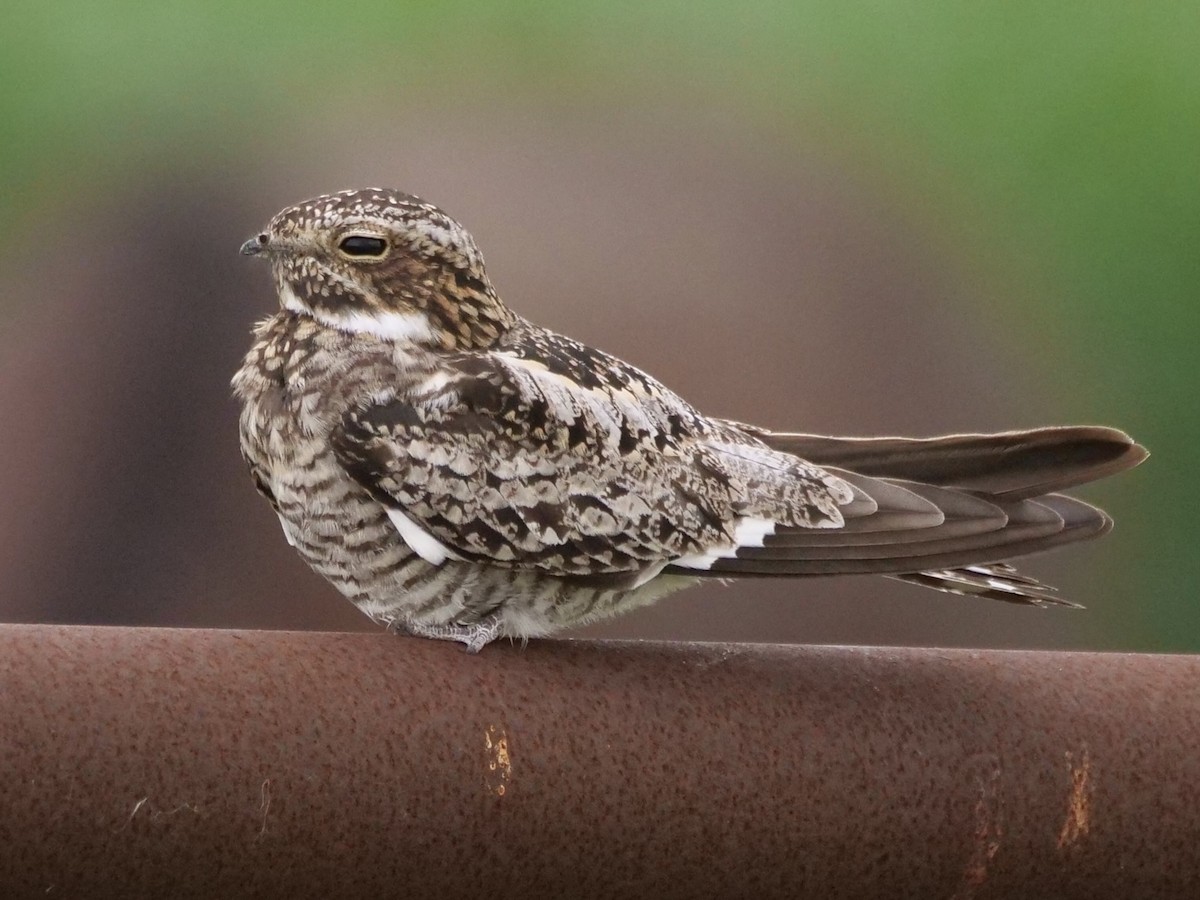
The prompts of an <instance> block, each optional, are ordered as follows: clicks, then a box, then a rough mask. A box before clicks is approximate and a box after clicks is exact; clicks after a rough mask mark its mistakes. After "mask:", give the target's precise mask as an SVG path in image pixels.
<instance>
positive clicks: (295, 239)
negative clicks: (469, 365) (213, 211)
mask: <svg viewBox="0 0 1200 900" xmlns="http://www.w3.org/2000/svg"><path fill="white" fill-rule="evenodd" d="M242 252H243V253H245V254H247V255H263V256H265V257H267V258H268V259H270V260H271V263H272V267H273V270H274V274H275V281H276V286H277V288H278V290H279V295H280V302H281V304H282V305H283V306H284V307H285V308H286V309H290V310H292V311H293V312H296V313H298V314H304V315H311V316H314V317H315V318H317V319H319V320H321V321H322V322H323V323H325V324H327V325H330V326H332V327H336V328H341V329H343V330H347V331H354V332H365V333H372V334H376V335H378V336H380V337H384V338H389V339H393V340H404V341H414V342H418V343H431V344H434V345H439V346H443V347H445V348H452V347H455V346H462V345H464V344H467V345H477V344H478V343H479V342H480V341H481V340H482V341H486V340H489V339H494V337H495V335H496V334H498V333H499V331H500V330H502V328H503V327H505V326H506V325H507V323H508V322H509V320H511V318H512V314H511V313H510V312H509V311H508V310H507V309H506V308H505V307H504V305H503V304H502V303H501V302H500V300H499V298H498V297H497V296H496V293H495V291H494V290H493V288H492V286H491V283H490V281H489V280H488V277H487V272H486V270H485V267H484V262H483V255H482V254H481V253H480V252H479V248H478V247H477V246H476V245H475V240H474V238H472V237H471V235H470V233H468V232H467V230H466V229H465V228H463V227H462V225H460V224H459V223H458V222H456V221H455V220H454V219H453V218H451V217H450V216H448V215H446V213H444V212H443V211H442V210H440V209H438V208H437V207H436V206H434V205H432V204H430V203H426V202H424V201H423V200H420V199H418V198H417V197H414V196H412V195H411V194H406V193H403V192H401V191H395V190H388V189H384V188H367V189H364V190H353V191H339V192H338V193H335V194H325V195H322V196H320V197H315V198H313V199H312V200H306V201H304V202H303V203H297V204H296V205H294V206H289V207H287V208H286V209H284V210H282V211H281V212H279V213H278V214H277V215H276V216H275V217H274V218H273V219H271V221H270V223H269V224H268V225H267V227H266V229H265V230H264V231H263V232H262V233H260V234H259V235H257V236H256V237H254V238H252V239H250V240H249V241H247V242H246V243H245V244H244V245H243V246H242ZM481 326H482V327H481Z"/></svg>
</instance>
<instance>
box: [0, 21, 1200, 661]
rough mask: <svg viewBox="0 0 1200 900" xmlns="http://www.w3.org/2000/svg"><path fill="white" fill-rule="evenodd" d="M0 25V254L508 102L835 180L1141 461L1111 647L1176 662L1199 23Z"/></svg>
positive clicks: (1198, 311)
mask: <svg viewBox="0 0 1200 900" xmlns="http://www.w3.org/2000/svg"><path fill="white" fill-rule="evenodd" d="M6 11H7V15H6V16H5V19H6V25H5V28H4V29H3V31H2V32H0V185H2V188H0V191H2V195H0V200H2V204H0V232H2V233H5V234H10V233H11V229H12V227H13V225H14V224H15V223H16V222H17V221H19V219H20V217H21V216H22V215H23V213H25V212H27V211H29V210H30V209H32V208H33V206H34V205H45V204H47V203H50V204H53V203H55V202H59V203H66V202H67V200H68V199H73V198H77V197H79V196H80V195H81V194H87V193H89V192H102V191H104V190H106V189H109V186H110V185H112V184H116V183H120V181H119V179H121V178H128V177H129V175H130V173H135V172H138V171H140V170H153V171H155V172H172V171H174V172H178V171H181V170H186V168H187V167H188V166H191V165H198V164H200V163H201V162H202V161H203V160H204V159H206V158H212V157H214V156H218V157H223V158H230V159H232V158H234V157H235V156H236V155H237V154H238V153H239V152H241V151H242V150H244V148H245V146H246V145H247V144H248V143H257V144H260V145H265V144H268V143H269V141H270V136H271V134H272V133H274V132H277V131H282V130H283V129H285V128H288V127H290V128H296V127H297V123H302V122H303V121H304V118H305V116H306V115H313V114H314V113H319V111H320V110H323V109H327V108H329V107H330V106H331V105H333V104H339V103H340V104H345V105H346V106H348V107H351V108H362V109H364V110H369V111H370V113H371V114H373V115H386V114H387V113H388V111H389V110H390V109H395V108H397V107H399V106H402V105H404V104H406V103H412V102H418V101H420V102H435V103H436V102H449V103H453V102H462V101H464V100H466V99H467V98H470V100H471V101H472V102H480V99H481V98H482V99H483V101H484V102H486V98H487V97H489V96H512V95H514V94H516V93H521V94H526V95H530V96H534V97H541V98H549V99H550V100H552V101H553V102H557V103H566V104H574V105H582V104H593V105H598V106H620V105H623V104H646V105H654V104H658V105H662V104H677V105H680V106H687V107H696V108H703V109H706V110H710V111H711V114H715V115H720V116H724V117H728V118H731V119H733V120H735V121H738V122H740V123H744V126H745V127H746V128H748V129H757V130H759V131H761V132H762V133H764V134H770V135H772V136H773V137H783V138H784V139H785V140H793V141H795V142H796V143H797V144H801V143H802V144H803V145H804V148H805V152H808V153H817V154H821V155H823V156H825V157H827V158H830V159H833V160H836V161H837V164H838V165H840V166H841V167H843V168H844V169H846V170H848V171H852V172H853V173H854V174H855V177H857V178H859V179H862V180H865V181H869V182H870V183H871V184H872V185H873V186H874V188H875V189H877V190H879V191H882V192H886V193H888V194H890V195H892V196H894V197H895V198H896V199H897V201H898V202H901V203H904V204H906V205H907V206H908V207H910V208H911V209H912V210H913V213H912V215H913V216H914V218H917V219H919V220H920V221H923V222H925V223H928V224H929V227H931V228H937V229H939V230H940V231H941V232H943V233H945V234H946V237H945V238H944V240H945V241H946V242H947V243H948V244H949V245H951V246H955V247H956V248H957V249H958V250H960V251H961V259H962V262H961V263H959V265H961V266H962V267H963V268H965V269H969V270H971V271H972V272H973V273H976V275H975V277H979V278H982V279H984V280H985V281H986V282H987V283H989V284H992V285H995V289H994V290H991V291H989V292H987V293H988V294H989V295H995V296H1003V297H1005V298H1006V302H1005V305H1004V306H1003V308H998V309H989V310H981V311H980V323H981V327H988V328H991V329H993V330H994V331H995V332H996V335H997V339H998V340H1010V341H1012V342H1013V352H1014V353H1018V354H1022V355H1024V356H1026V357H1028V360H1029V361H1030V363H1031V364H1034V365H1038V366H1041V367H1042V371H1043V372H1044V381H1045V386H1046V390H1047V391H1048V392H1054V393H1056V394H1058V395H1059V396H1061V397H1070V398H1071V403H1070V404H1069V405H1065V406H1064V408H1068V409H1070V410H1072V412H1073V413H1074V414H1077V415H1078V416H1079V418H1090V419H1093V420H1111V421H1112V422H1113V424H1119V425H1121V426H1122V427H1125V428H1127V429H1129V430H1130V431H1132V432H1134V433H1136V434H1137V436H1138V437H1139V438H1140V439H1141V440H1143V441H1144V442H1145V443H1146V444H1148V445H1149V446H1150V448H1151V449H1152V450H1153V451H1154V452H1155V458H1154V459H1153V460H1152V461H1151V463H1150V464H1149V465H1148V467H1147V468H1146V469H1144V470H1143V471H1142V472H1139V473H1138V474H1137V475H1135V476H1133V477H1132V478H1129V479H1126V480H1125V481H1124V482H1123V483H1122V484H1121V485H1120V486H1117V487H1114V488H1112V489H1111V491H1110V493H1109V494H1108V495H1106V496H1109V497H1116V496H1118V495H1119V501H1114V502H1119V508H1120V512H1121V514H1122V515H1121V516H1120V518H1121V519H1122V522H1123V524H1125V526H1126V528H1125V530H1123V531H1122V539H1123V540H1138V541H1141V542H1142V556H1143V558H1144V560H1145V562H1146V564H1145V565H1139V566H1138V568H1137V571H1136V573H1134V572H1127V571H1112V572H1107V573H1104V574H1105V575H1106V577H1107V579H1108V581H1109V585H1110V587H1111V589H1112V590H1114V591H1115V592H1118V593H1120V594H1122V595H1124V596H1126V597H1128V598H1129V600H1130V603H1129V612H1128V618H1127V619H1126V620H1123V621H1122V622H1119V623H1110V627H1120V628H1126V629H1131V630H1132V632H1133V633H1134V634H1136V635H1137V636H1139V639H1145V640H1146V641H1147V642H1149V643H1152V644H1154V645H1156V646H1162V647H1164V648H1177V649H1188V648H1190V649H1200V602H1198V600H1200V590H1198V588H1200V562H1198V554H1197V552H1196V549H1195V542H1196V537H1195V534H1196V531H1195V526H1194V525H1193V524H1192V517H1193V513H1192V510H1193V509H1195V508H1196V507H1197V506H1198V505H1200V504H1198V503H1197V501H1198V500H1200V496H1198V495H1200V490H1198V489H1197V487H1196V479H1195V477H1194V476H1193V464H1194V463H1195V462H1197V460H1198V454H1197V451H1196V449H1195V448H1197V447H1200V417H1198V416H1197V415H1196V414H1195V407H1194V406H1192V404H1193V403H1195V402H1196V401H1195V399H1194V394H1195V390H1196V387H1197V381H1198V379H1197V376H1196V359H1197V350H1196V348H1195V343H1196V340H1197V338H1198V337H1200V327H1198V326H1200V304H1198V303H1197V296H1196V293H1197V288H1196V286H1197V285H1198V284H1200V253H1198V252H1197V247H1196V244H1197V238H1198V236H1200V165H1198V164H1197V152H1198V150H1200V53H1198V52H1197V47H1200V7H1198V6H1197V5H1196V4H1194V3H1162V4H1131V3H1124V2H1116V0H1100V2H1088V3H1082V2H1062V3H1056V4H1045V3H1040V2H1029V0H1024V2H1007V3H985V4H967V3H961V2H947V0H936V2H935V0H928V2H878V0H877V2H864V3H858V4H845V3H840V2H830V0H821V2H789V0H774V2H770V0H742V2H738V3H728V2H724V3H715V2H705V0H700V2H697V0H690V2H679V0H658V2H653V0H652V2H646V3H633V2H617V0H574V2H571V3H560V4H552V3H545V2H530V0H525V2H518V0H514V2H497V3H490V4H489V3H482V2H469V3H468V2H442V3H436V4H431V3H415V2H378V0H376V2H372V0H358V2H356V3H354V4H349V5H346V4H328V5H298V4H294V3H282V2H277V0H258V2H255V3H244V2H239V3H232V2H228V0H225V2H208V3H195V4H159V5H148V4H144V3H140V2H139V3H134V2H129V0H125V2H108V3H103V4H85V3H80V2H61V3H53V4H50V3H34V2H31V0H11V2H10V3H9V4H8V5H7V8H6ZM979 273H982V274H979ZM1014 303H1020V304H1022V305H1021V306H1020V307H1017V306H1014V305H1013V304H1014ZM1016 316H1022V317H1024V319H1025V321H1024V324H1022V325H1020V326H1016V325H1012V324H1009V321H1008V320H1010V319H1012V318H1014V317H1016ZM1029 321H1032V322H1034V323H1036V324H1035V327H1034V328H1032V329H1031V328H1030V327H1029V325H1028V322H1029ZM1031 332H1032V333H1033V334H1034V335H1035V340H1036V342H1033V343H1031V340H1030V333H1031ZM1018 340H1020V341H1021V342H1022V343H1018ZM1131 509H1132V510H1133V512H1132V513H1131ZM1135 535H1136V537H1135ZM1135 604H1142V606H1141V607H1138V606H1136V605H1135Z"/></svg>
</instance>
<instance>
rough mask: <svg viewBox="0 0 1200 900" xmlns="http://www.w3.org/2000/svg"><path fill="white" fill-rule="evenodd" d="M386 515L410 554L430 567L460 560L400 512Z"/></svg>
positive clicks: (389, 512) (394, 511)
mask: <svg viewBox="0 0 1200 900" xmlns="http://www.w3.org/2000/svg"><path fill="white" fill-rule="evenodd" d="M387 514H388V518H389V519H391V520H392V524H393V525H395V526H396V530H397V531H399V532H400V537H402V538H404V542H405V543H406V544H408V546H409V547H410V548H411V549H412V552H413V553H415V554H417V556H419V557H421V559H423V560H425V562H427V563H429V564H430V565H431V566H440V565H441V564H442V563H444V562H445V561H446V560H448V559H460V558H461V557H459V556H458V554H456V553H455V552H454V551H452V550H451V549H450V548H449V547H447V546H446V545H445V544H443V543H442V542H441V541H439V540H438V539H437V538H435V537H434V536H433V535H432V534H430V533H429V532H428V531H426V530H425V529H424V528H422V527H421V526H420V525H418V524H417V523H416V522H414V521H413V520H412V519H410V518H409V517H408V516H406V515H405V514H404V513H402V512H401V511H400V510H398V509H389V510H388V511H387Z"/></svg>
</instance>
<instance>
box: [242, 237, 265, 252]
mask: <svg viewBox="0 0 1200 900" xmlns="http://www.w3.org/2000/svg"><path fill="white" fill-rule="evenodd" d="M265 238H266V235H265V234H257V235H255V236H254V237H252V238H250V240H248V241H246V243H244V244H242V250H241V253H242V256H258V254H260V253H262V252H263V251H264V250H266V249H267V242H266V240H265Z"/></svg>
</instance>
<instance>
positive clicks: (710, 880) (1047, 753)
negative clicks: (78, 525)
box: [0, 626, 1200, 900]
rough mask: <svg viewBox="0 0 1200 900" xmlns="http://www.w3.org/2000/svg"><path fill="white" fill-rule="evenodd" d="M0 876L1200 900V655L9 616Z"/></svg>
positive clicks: (2, 634) (245, 893) (228, 888)
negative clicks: (459, 641)
mask: <svg viewBox="0 0 1200 900" xmlns="http://www.w3.org/2000/svg"><path fill="white" fill-rule="evenodd" d="M0 688H2V690H0V896H4V897H23V896H35V895H36V896H39V897H44V896H49V897H54V896H71V897H76V896H78V897H101V896H120V897H205V898H209V897H222V898H230V897H251V896H256V897H261V896H287V897H336V896H347V897H384V896H412V897H446V896H460V895H466V894H470V895H472V896H478V897H484V896H486V897H489V898H501V897H520V898H524V900H530V898H536V897H730V896H745V897H789V898H793V897H802V896H816V897H872V898H874V897H899V896H916V897H954V898H970V897H979V898H983V897H1022V898H1025V897H1059V898H1068V897H1087V898H1104V897H1121V898H1131V897H1150V896H1154V897H1173V896H1175V897H1195V896H1197V893H1196V892H1197V885H1200V850H1198V846H1200V658H1188V657H1178V656H1174V657H1172V656H1142V655H1106V654H1086V653H1045V652H972V651H954V650H906V649H871V648H858V647H770V646H745V645H715V644H709V645H696V644H686V645H670V644H634V643H582V642H565V641H563V642H535V643H532V644H530V645H529V646H528V647H527V648H526V649H524V650H522V649H520V648H517V647H510V646H492V647H489V648H487V650H486V651H485V652H484V653H483V654H482V655H480V656H478V657H470V656H467V655H465V654H464V653H463V652H462V651H461V650H459V649H458V648H457V647H455V646H450V645H443V644H438V643H433V642H427V641H422V640H417V639H411V638H401V637H397V636H393V635H385V634H379V635H361V634H353V635H352V634H313V633H308V634H301V633H283V632H230V631H182V630H165V629H163V630H159V629H124V628H85V627H51V626H2V627H0Z"/></svg>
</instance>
